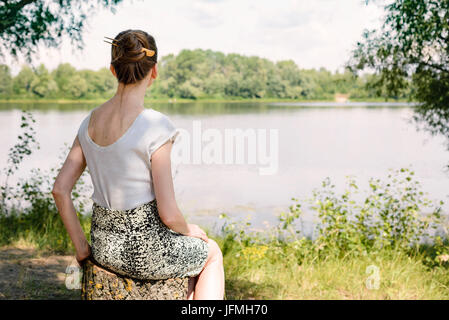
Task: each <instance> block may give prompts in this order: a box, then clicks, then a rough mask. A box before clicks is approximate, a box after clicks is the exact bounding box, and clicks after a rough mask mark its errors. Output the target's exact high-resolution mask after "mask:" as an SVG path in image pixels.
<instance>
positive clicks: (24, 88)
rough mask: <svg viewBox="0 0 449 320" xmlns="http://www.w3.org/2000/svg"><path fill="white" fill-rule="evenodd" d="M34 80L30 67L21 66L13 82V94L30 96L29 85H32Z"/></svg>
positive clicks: (34, 76)
mask: <svg viewBox="0 0 449 320" xmlns="http://www.w3.org/2000/svg"><path fill="white" fill-rule="evenodd" d="M35 78H36V75H35V74H34V72H33V70H32V69H31V68H30V67H28V66H26V65H24V66H22V69H21V70H20V72H19V74H18V75H17V76H15V77H14V80H13V90H14V93H15V94H18V95H21V94H22V95H23V94H26V95H28V94H30V93H31V84H32V83H33V81H34V79H35Z"/></svg>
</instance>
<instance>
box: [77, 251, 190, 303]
mask: <svg viewBox="0 0 449 320" xmlns="http://www.w3.org/2000/svg"><path fill="white" fill-rule="evenodd" d="M188 281H189V278H188V277H186V278H173V279H166V280H138V279H132V278H127V277H124V276H122V275H118V274H116V273H112V272H109V271H107V270H105V269H103V268H101V267H100V266H99V265H97V264H94V263H92V262H91V261H90V260H87V261H86V262H85V263H84V265H83V276H82V285H81V299H83V300H186V299H187V289H188Z"/></svg>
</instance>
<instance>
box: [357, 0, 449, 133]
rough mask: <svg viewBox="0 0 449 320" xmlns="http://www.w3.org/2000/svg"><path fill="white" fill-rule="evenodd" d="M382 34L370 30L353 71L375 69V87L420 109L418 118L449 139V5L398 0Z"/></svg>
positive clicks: (441, 1) (389, 9)
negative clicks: (405, 96)
mask: <svg viewBox="0 0 449 320" xmlns="http://www.w3.org/2000/svg"><path fill="white" fill-rule="evenodd" d="M384 7H385V10H386V17H385V21H384V23H383V25H382V26H381V27H380V29H379V30H367V31H365V32H364V34H363V39H362V41H360V42H358V43H357V46H356V48H355V49H354V51H353V53H352V58H351V60H350V61H349V63H348V67H349V68H350V69H351V70H352V71H353V72H354V73H358V72H360V71H361V70H366V69H370V70H374V72H375V74H376V75H378V76H377V77H374V80H375V81H374V82H373V83H372V85H373V86H376V87H378V88H382V90H383V91H384V92H385V93H386V94H390V95H393V96H399V95H401V93H403V92H404V91H405V90H409V92H410V96H409V97H410V99H411V100H414V101H417V102H419V103H420V104H419V105H418V106H417V108H416V109H415V110H416V112H415V116H414V119H415V120H416V121H417V122H419V123H421V124H423V125H424V127H425V128H426V129H428V130H429V131H430V132H432V133H433V134H437V133H440V134H443V135H445V136H446V137H448V138H449V0H438V1H436V0H395V1H394V2H392V3H390V4H388V5H385V6H384Z"/></svg>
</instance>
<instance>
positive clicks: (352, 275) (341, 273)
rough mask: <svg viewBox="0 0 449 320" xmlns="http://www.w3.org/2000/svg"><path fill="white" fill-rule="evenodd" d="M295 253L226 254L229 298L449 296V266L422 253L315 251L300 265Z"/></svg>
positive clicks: (227, 294) (424, 297) (232, 252)
mask: <svg viewBox="0 0 449 320" xmlns="http://www.w3.org/2000/svg"><path fill="white" fill-rule="evenodd" d="M218 241H219V242H221V243H222V241H220V239H218ZM294 256H295V252H294V249H292V248H291V249H288V250H287V251H286V252H285V256H284V257H278V258H277V259H273V257H271V258H269V257H261V258H260V259H254V257H249V256H245V255H242V254H240V255H239V251H238V250H236V251H231V252H227V253H226V255H225V256H224V266H225V273H226V297H227V299H306V300H309V299H400V300H402V299H449V270H448V268H447V266H446V267H444V266H438V267H432V268H429V267H428V266H426V265H425V264H423V258H424V257H422V256H410V255H407V254H405V253H404V252H401V251H393V250H385V251H381V252H377V253H375V254H372V255H367V256H360V257H356V256H348V257H346V258H335V257H329V258H327V259H323V260H321V259H316V257H314V256H313V255H312V254H311V255H310V256H308V257H307V258H306V259H305V260H304V261H302V262H301V263H298V261H297V260H295V259H294ZM369 266H374V267H375V268H378V271H379V273H378V274H379V282H378V287H376V286H375V283H373V285H372V286H371V287H369V286H367V281H369V280H370V277H373V276H374V274H372V273H367V271H370V269H367V268H368V267H369Z"/></svg>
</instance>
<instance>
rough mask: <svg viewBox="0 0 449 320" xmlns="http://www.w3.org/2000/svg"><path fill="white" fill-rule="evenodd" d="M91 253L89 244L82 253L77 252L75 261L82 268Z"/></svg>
mask: <svg viewBox="0 0 449 320" xmlns="http://www.w3.org/2000/svg"><path fill="white" fill-rule="evenodd" d="M91 253H92V251H91V249H90V245H89V244H88V245H87V249H86V250H84V252H77V253H76V261H77V262H78V264H79V265H80V266H82V265H83V264H84V262H86V260H87V259H88V258H89V257H90V255H91Z"/></svg>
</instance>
